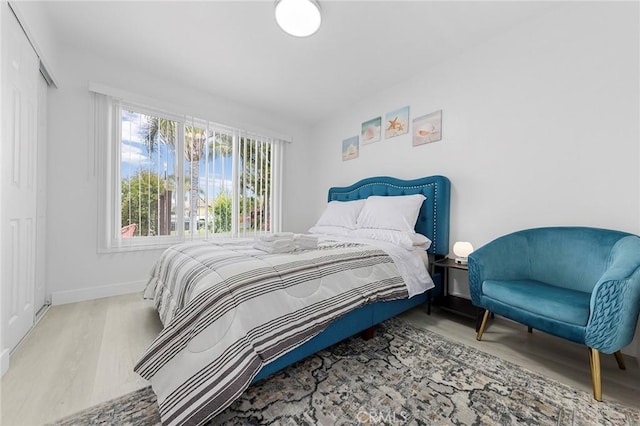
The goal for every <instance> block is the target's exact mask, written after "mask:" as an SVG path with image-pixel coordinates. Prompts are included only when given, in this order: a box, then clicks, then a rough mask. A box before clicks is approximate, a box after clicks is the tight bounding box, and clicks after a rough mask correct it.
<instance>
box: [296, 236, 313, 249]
mask: <svg viewBox="0 0 640 426" xmlns="http://www.w3.org/2000/svg"><path fill="white" fill-rule="evenodd" d="M293 241H294V243H295V244H296V247H298V248H299V249H301V250H311V249H316V248H318V237H314V236H312V235H305V234H296V235H295V237H293Z"/></svg>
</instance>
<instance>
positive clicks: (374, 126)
mask: <svg viewBox="0 0 640 426" xmlns="http://www.w3.org/2000/svg"><path fill="white" fill-rule="evenodd" d="M381 134H382V117H376V118H373V119H371V120H369V121H365V122H364V123H362V130H361V132H360V143H362V144H363V145H366V144H368V143H373V142H378V141H379V140H380V135H381Z"/></svg>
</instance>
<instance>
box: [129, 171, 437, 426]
mask: <svg viewBox="0 0 640 426" xmlns="http://www.w3.org/2000/svg"><path fill="white" fill-rule="evenodd" d="M449 193H450V188H449V180H448V179H447V178H445V177H443V176H430V177H424V178H419V179H414V180H401V179H396V178H391V177H374V178H367V179H363V180H361V181H359V182H357V183H355V184H353V185H350V186H347V187H334V188H331V189H330V190H329V194H328V201H329V204H328V205H340V206H347V205H352V206H353V205H356V204H358V205H361V204H365V205H366V206H367V207H369V205H374V203H373V202H374V201H376V202H388V201H390V200H394V202H395V201H396V200H404V199H413V201H412V203H413V204H415V198H418V197H419V198H420V202H419V203H418V204H417V206H418V207H416V211H417V219H415V218H414V219H415V232H416V233H417V234H421V235H422V236H425V237H426V238H428V240H429V242H430V245H429V246H428V249H427V252H428V254H429V255H431V256H442V255H446V254H447V252H448V247H449ZM383 197H384V198H383ZM387 197H394V198H387ZM356 200H365V201H364V202H356ZM332 202H333V203H332ZM351 202H353V203H351ZM387 204H388V203H387ZM361 209H362V211H363V212H364V211H365V210H366V209H365V208H361ZM325 213H326V211H325ZM361 216H362V215H361ZM400 216H401V215H400ZM323 217H324V215H323ZM319 223H320V222H319ZM411 226H412V227H413V225H411ZM319 240H320V241H321V243H319V244H318V248H317V249H316V250H308V251H304V252H296V253H284V254H276V255H270V254H264V253H262V254H258V253H256V251H255V248H254V247H253V246H252V245H251V244H250V243H248V242H246V241H244V242H243V241H217V242H201V243H187V244H184V245H179V246H175V247H174V248H170V249H168V250H167V251H166V252H165V253H164V254H163V256H162V257H161V259H160V260H159V261H158V263H157V264H156V266H155V267H154V272H153V275H152V279H151V280H150V283H149V285H148V286H147V290H146V291H145V296H146V297H149V296H151V297H153V298H154V301H155V303H156V307H158V310H159V313H160V316H161V319H162V320H163V324H164V326H165V327H164V329H163V331H162V332H161V333H160V335H159V336H158V338H157V339H156V340H155V341H154V342H153V343H152V344H151V346H150V347H149V349H148V350H147V352H146V353H145V354H144V355H143V357H142V358H141V360H140V361H139V362H138V364H137V365H136V367H135V370H136V372H138V373H139V374H140V375H141V376H142V377H144V378H146V379H148V380H150V381H151V383H152V386H153V389H154V391H155V392H156V395H157V396H158V403H159V406H160V414H161V418H162V422H163V424H204V423H206V422H207V421H209V420H210V419H212V418H213V417H215V415H216V414H218V413H219V412H220V411H222V410H223V409H224V408H226V407H227V406H228V405H230V404H231V403H232V402H233V400H235V399H236V398H237V397H238V396H239V395H240V394H241V393H242V392H243V391H244V390H245V389H246V388H247V387H248V386H249V385H250V384H251V383H253V382H256V381H258V380H262V379H264V378H266V377H267V376H269V375H271V374H273V373H275V372H277V371H279V370H281V369H283V368H284V367H286V366H288V365H290V364H292V363H294V362H296V361H299V360H301V359H303V358H305V357H307V356H309V355H311V354H313V353H315V352H317V351H319V350H321V349H324V348H326V347H328V346H330V345H332V344H335V343H337V342H339V341H341V340H343V339H345V338H347V337H349V336H352V335H354V334H357V333H359V332H362V331H364V330H368V329H371V328H372V327H373V326H374V325H376V324H378V323H380V322H382V321H384V320H386V319H388V318H391V317H393V316H395V315H398V314H399V313H402V312H404V311H406V310H408V309H411V308H413V307H415V306H419V305H422V304H424V303H425V302H428V300H429V298H430V290H431V288H432V287H433V281H432V279H431V277H430V276H429V275H428V274H426V276H423V275H420V274H419V273H418V272H419V271H418V270H419V269H420V268H417V267H415V268H414V267H413V266H411V265H414V266H415V263H413V264H412V263H411V262H415V261H416V260H415V259H416V258H417V257H416V256H415V254H414V252H415V251H417V250H414V251H411V250H406V249H398V248H397V247H396V245H395V244H390V243H388V242H381V241H375V242H372V241H371V240H370V239H366V240H360V239H357V238H355V237H354V236H352V235H349V236H344V237H340V236H336V235H333V236H331V235H330V236H319ZM391 246H393V247H391ZM405 258H406V259H405ZM306 265H311V266H306ZM422 266H424V265H422ZM414 270H415V271H414ZM425 270H426V268H425ZM211 271H214V272H211ZM427 281H428V283H427ZM435 281H436V284H438V283H437V281H438V280H435ZM179 282H184V283H185V284H181V285H178V283H179ZM320 283H321V284H320ZM416 286H418V287H419V288H418V289H417V290H416V288H417V287H416ZM272 288H273V290H272V292H267V289H272ZM270 291H271V290H270ZM296 292H298V293H300V294H296ZM302 293H304V294H302ZM292 296H293V297H292ZM321 296H322V298H321ZM409 296H410V297H409ZM284 299H286V300H284ZM289 305H292V306H289ZM263 316H264V317H265V318H264V319H263V318H262V317H263Z"/></svg>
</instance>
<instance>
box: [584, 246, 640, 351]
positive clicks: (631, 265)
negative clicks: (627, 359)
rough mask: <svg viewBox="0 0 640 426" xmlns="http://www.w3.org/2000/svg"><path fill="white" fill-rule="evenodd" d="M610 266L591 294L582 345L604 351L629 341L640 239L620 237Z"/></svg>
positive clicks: (639, 310) (639, 284) (639, 286)
mask: <svg viewBox="0 0 640 426" xmlns="http://www.w3.org/2000/svg"><path fill="white" fill-rule="evenodd" d="M610 259H611V260H610V265H609V267H608V268H607V270H606V271H605V272H604V274H603V275H602V277H601V278H600V280H598V282H597V283H596V285H595V287H594V289H593V292H592V294H591V306H590V307H591V314H590V316H589V321H588V323H587V327H586V330H585V344H586V345H587V346H589V347H591V348H594V349H598V350H599V351H601V352H603V353H613V352H616V351H619V350H620V349H622V348H623V347H625V346H626V345H628V344H629V343H630V342H631V341H632V340H633V336H634V333H635V328H636V324H637V321H638V315H639V314H640V238H638V237H637V236H628V237H624V238H622V239H620V241H618V242H617V243H616V244H615V245H614V246H613V248H612V249H611V255H610Z"/></svg>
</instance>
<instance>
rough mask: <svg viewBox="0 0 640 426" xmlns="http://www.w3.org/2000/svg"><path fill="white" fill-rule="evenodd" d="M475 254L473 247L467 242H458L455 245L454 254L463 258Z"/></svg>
mask: <svg viewBox="0 0 640 426" xmlns="http://www.w3.org/2000/svg"><path fill="white" fill-rule="evenodd" d="M472 252H473V246H472V245H471V243H468V242H466V241H458V242H457V243H455V244H454V245H453V253H454V254H455V255H456V256H458V257H461V258H463V259H464V258H466V257H469V255H470V254H471V253H472Z"/></svg>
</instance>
